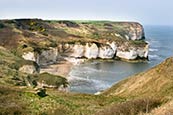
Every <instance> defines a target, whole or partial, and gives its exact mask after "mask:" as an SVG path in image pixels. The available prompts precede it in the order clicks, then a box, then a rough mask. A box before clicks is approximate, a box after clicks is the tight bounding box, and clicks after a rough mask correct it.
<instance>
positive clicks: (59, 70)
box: [40, 61, 73, 78]
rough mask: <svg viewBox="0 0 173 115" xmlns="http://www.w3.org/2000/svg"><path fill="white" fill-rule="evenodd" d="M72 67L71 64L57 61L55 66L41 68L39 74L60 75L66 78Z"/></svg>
mask: <svg viewBox="0 0 173 115" xmlns="http://www.w3.org/2000/svg"><path fill="white" fill-rule="evenodd" d="M72 66H73V64H72V63H71V62H68V61H59V62H58V63H56V64H53V65H48V66H46V67H42V68H41V69H40V73H43V72H48V73H50V74H54V75H60V76H62V77H66V78H67V76H68V74H69V72H70V70H71V68H72Z"/></svg>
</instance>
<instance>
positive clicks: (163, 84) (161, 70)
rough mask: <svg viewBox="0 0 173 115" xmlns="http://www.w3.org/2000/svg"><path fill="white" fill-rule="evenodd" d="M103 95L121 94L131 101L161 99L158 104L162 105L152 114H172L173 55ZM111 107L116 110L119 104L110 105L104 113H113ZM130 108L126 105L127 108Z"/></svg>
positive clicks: (123, 81)
mask: <svg viewBox="0 0 173 115" xmlns="http://www.w3.org/2000/svg"><path fill="white" fill-rule="evenodd" d="M103 95H107V96H108V95H109V96H120V97H124V98H126V99H128V100H131V101H133V100H135V99H141V98H142V99H145V98H149V99H152V100H160V101H159V102H160V104H158V105H160V107H159V108H157V109H154V110H153V111H151V113H150V115H163V114H172V109H171V108H172V101H173V57H171V58H168V59H166V60H165V61H164V62H162V63H161V64H159V65H157V66H156V67H153V68H151V69H150V70H148V71H145V72H142V73H139V74H137V75H134V76H131V77H129V78H127V79H125V80H122V81H121V82H119V83H118V84H115V85H114V86H112V87H111V88H110V89H108V90H106V91H105V92H104V93H103ZM125 103H126V104H125V105H127V103H128V102H125ZM141 104H142V103H141ZM118 107H119V106H118ZM121 107H122V106H121ZM123 107H124V106H123ZM110 108H111V110H115V111H116V109H117V105H116V106H113V107H108V108H107V109H105V110H104V111H102V113H103V112H107V113H111V112H112V111H110ZM119 108H120V107H119ZM128 109H129V108H128V107H126V110H128ZM133 109H134V108H133ZM124 110H125V109H124ZM115 111H114V112H115ZM143 114H144V113H143ZM108 115H111V114H108Z"/></svg>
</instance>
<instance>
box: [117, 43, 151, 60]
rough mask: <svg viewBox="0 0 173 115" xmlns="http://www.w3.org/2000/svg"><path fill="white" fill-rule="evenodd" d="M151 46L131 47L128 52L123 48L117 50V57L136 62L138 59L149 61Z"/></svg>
mask: <svg viewBox="0 0 173 115" xmlns="http://www.w3.org/2000/svg"><path fill="white" fill-rule="evenodd" d="M148 51H149V45H148V44H147V45H146V46H144V47H129V48H128V50H123V49H121V48H118V49H117V53H116V56H117V57H119V58H122V59H126V60H135V59H137V58H141V59H147V58H148Z"/></svg>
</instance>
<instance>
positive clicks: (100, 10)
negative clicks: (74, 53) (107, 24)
mask: <svg viewBox="0 0 173 115" xmlns="http://www.w3.org/2000/svg"><path fill="white" fill-rule="evenodd" d="M0 5H1V6H0V18H1V19H14V18H42V19H57V20H58V19H66V20H113V21H138V22H140V23H142V24H145V25H173V13H172V12H173V0H0Z"/></svg>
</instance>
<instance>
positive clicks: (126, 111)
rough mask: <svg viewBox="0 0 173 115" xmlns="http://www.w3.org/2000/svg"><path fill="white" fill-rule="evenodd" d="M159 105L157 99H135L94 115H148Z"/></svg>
mask: <svg viewBox="0 0 173 115" xmlns="http://www.w3.org/2000/svg"><path fill="white" fill-rule="evenodd" d="M160 104H161V102H160V100H158V99H150V98H143V99H135V100H131V101H126V102H123V103H119V104H114V105H112V106H109V107H108V108H106V109H104V110H102V111H100V112H98V113H97V114H96V115H138V114H139V113H148V112H150V111H151V110H152V109H153V108H156V107H158V106H159V105H160Z"/></svg>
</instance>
